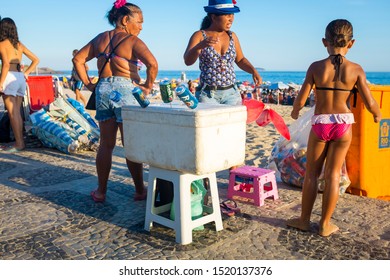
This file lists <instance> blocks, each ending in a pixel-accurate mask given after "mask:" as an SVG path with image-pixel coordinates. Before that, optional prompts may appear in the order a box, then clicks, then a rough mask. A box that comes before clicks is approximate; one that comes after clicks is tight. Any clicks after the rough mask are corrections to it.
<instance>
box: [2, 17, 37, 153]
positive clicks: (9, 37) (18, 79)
mask: <svg viewBox="0 0 390 280" xmlns="http://www.w3.org/2000/svg"><path fill="white" fill-rule="evenodd" d="M23 54H24V55H25V56H27V57H28V58H29V59H30V60H31V63H30V65H29V66H28V67H27V69H26V70H25V71H24V72H22V65H21V63H22V57H23ZM0 59H1V75H0V95H2V96H3V101H4V105H5V108H6V109H7V111H8V114H9V119H10V123H11V127H12V131H13V133H14V136H15V144H14V145H13V146H11V147H9V148H7V149H5V150H4V151H7V152H10V153H16V152H19V151H21V150H23V149H24V148H25V143H24V139H23V119H22V115H21V113H20V108H21V105H22V102H23V98H24V95H25V94H26V87H27V84H26V80H27V79H28V75H29V74H30V73H31V71H33V70H34V69H35V67H36V66H37V65H38V63H39V59H38V57H37V56H36V55H35V54H33V53H32V52H31V51H30V50H29V49H28V48H27V47H26V46H25V45H23V44H22V42H20V41H19V36H18V31H17V28H16V25H15V22H14V21H13V20H12V19H11V18H3V19H2V20H1V21H0Z"/></svg>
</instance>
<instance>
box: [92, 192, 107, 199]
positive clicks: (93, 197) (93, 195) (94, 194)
mask: <svg viewBox="0 0 390 280" xmlns="http://www.w3.org/2000/svg"><path fill="white" fill-rule="evenodd" d="M91 197H92V199H93V201H95V202H104V201H105V200H106V195H104V196H103V197H97V196H96V190H94V191H92V192H91Z"/></svg>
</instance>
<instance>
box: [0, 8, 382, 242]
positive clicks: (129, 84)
mask: <svg viewBox="0 0 390 280" xmlns="http://www.w3.org/2000/svg"><path fill="white" fill-rule="evenodd" d="M204 10H205V12H206V16H205V17H204V18H203V20H202V23H201V26H200V29H199V30H196V31H195V32H194V33H193V34H192V36H191V37H190V38H189V41H188V45H187V47H186V49H185V50H184V55H183V60H184V63H185V64H186V65H187V66H190V65H193V64H194V63H196V62H197V61H198V62H199V69H200V76H199V79H198V80H196V81H186V80H185V79H182V81H181V83H183V81H185V82H186V88H187V89H188V92H189V93H188V94H189V95H186V96H185V97H186V98H192V100H196V104H197V102H199V103H207V104H214V105H217V104H224V105H229V106H237V105H242V104H243V99H246V98H250V99H255V100H258V101H259V100H261V101H264V102H266V103H275V104H286V105H292V111H291V117H292V118H293V119H298V118H299V116H300V111H301V109H302V108H303V107H304V106H307V105H313V104H314V100H315V104H316V105H315V107H314V115H313V117H312V119H311V124H312V126H311V130H310V135H309V139H308V140H307V141H308V144H307V152H306V159H307V164H306V170H305V175H304V181H303V192H302V207H301V215H300V216H299V217H298V218H294V219H290V220H288V221H287V225H288V226H290V227H293V228H296V229H299V230H303V231H308V230H310V221H311V212H312V209H313V204H314V201H315V199H316V196H317V192H318V189H317V180H318V179H319V175H320V174H321V171H322V169H323V168H324V170H325V172H324V174H325V188H324V192H323V200H322V201H323V211H322V217H321V220H320V222H319V232H318V233H319V234H320V235H321V236H324V237H326V236H329V235H331V234H333V233H334V232H336V231H337V230H338V227H337V226H336V225H334V224H333V223H332V222H331V218H332V214H333V211H334V210H335V207H336V203H337V199H338V194H339V191H338V189H339V181H340V170H341V167H342V164H343V163H344V160H345V156H346V153H347V150H348V148H349V145H350V144H351V139H352V129H351V125H352V124H353V123H354V122H355V121H354V117H353V114H352V113H351V111H350V109H349V107H348V101H349V98H350V96H351V94H352V93H354V92H355V88H356V90H357V92H358V93H359V94H360V95H361V96H362V99H363V101H364V105H365V107H366V108H367V110H368V111H369V112H370V113H371V114H372V115H373V120H374V122H376V123H377V122H379V121H380V120H381V112H380V109H379V107H378V104H377V103H376V101H375V99H374V98H373V96H372V95H371V93H370V90H369V88H368V85H367V82H366V78H365V73H364V71H363V69H362V68H361V66H360V65H358V64H356V63H354V62H351V61H349V60H348V59H347V58H346V54H347V53H348V51H349V50H350V49H351V48H352V46H353V45H354V43H355V40H354V39H353V28H352V24H351V23H350V22H349V21H347V20H344V19H338V20H334V21H332V22H330V23H329V24H328V25H327V27H326V29H325V36H324V38H323V39H322V43H323V45H324V46H325V48H326V51H327V57H326V58H325V59H322V60H319V61H316V62H313V63H312V64H311V65H310V67H309V68H308V70H307V75H306V78H305V81H304V82H303V84H302V85H301V86H300V88H286V89H279V88H278V89H270V88H267V87H266V86H264V84H263V82H262V77H261V76H260V74H259V72H258V71H257V70H256V68H255V67H254V66H253V65H252V64H251V63H250V61H249V60H248V59H247V58H246V57H245V55H244V52H243V50H242V48H241V45H240V41H239V39H238V37H237V35H236V34H235V33H234V32H233V31H231V27H232V24H233V22H234V14H236V13H238V12H240V9H239V7H238V6H237V5H236V1H235V0H209V1H208V5H207V6H204ZM107 19H108V22H109V23H110V24H111V25H112V26H113V29H112V30H108V31H105V32H102V33H99V34H98V35H97V36H95V37H94V38H93V39H92V40H91V41H90V42H88V43H87V44H86V45H85V46H83V47H81V48H80V49H78V50H77V51H75V53H74V57H73V59H72V62H73V65H74V70H73V72H74V74H75V75H74V77H76V76H77V78H74V79H73V81H72V87H73V89H74V90H75V91H76V89H77V90H78V92H77V95H79V96H80V94H81V93H80V92H79V90H80V89H81V87H85V88H86V89H88V90H89V91H91V92H92V95H91V98H90V99H89V100H88V101H87V100H83V99H82V98H81V96H80V100H81V101H82V103H84V104H85V105H86V108H87V109H90V110H95V111H96V115H95V119H96V120H97V121H98V126H99V129H100V144H99V148H98V151H97V155H96V171H97V181H98V182H97V187H96V188H94V189H93V190H92V191H91V198H92V199H93V200H94V201H95V202H96V203H102V202H105V200H106V193H107V186H108V180H109V178H110V170H111V165H112V156H113V150H114V148H115V146H116V139H117V133H118V132H119V133H120V135H121V140H122V143H124V141H123V137H124V134H123V120H122V109H121V105H117V104H118V103H117V99H119V100H120V101H121V102H123V103H122V104H126V103H127V102H128V103H134V102H133V101H136V102H139V103H140V104H141V102H140V100H144V96H148V95H149V96H153V94H156V95H157V93H158V88H157V87H158V83H156V77H157V73H158V62H157V60H156V58H155V57H154V55H153V54H152V52H151V51H150V50H149V49H148V47H147V46H146V44H145V43H144V42H143V41H142V40H141V39H140V38H139V37H138V35H139V34H140V32H141V31H142V24H143V21H144V19H143V13H142V10H141V8H140V7H138V6H137V5H134V4H132V3H128V2H126V1H125V0H116V1H115V3H114V4H113V6H112V8H111V9H110V11H109V12H108V13H107ZM0 36H1V37H0V57H1V61H2V69H1V70H2V71H1V75H0V93H1V95H2V97H3V100H4V104H5V107H6V109H7V110H8V112H9V116H10V121H11V125H12V129H13V131H14V134H15V138H16V143H15V144H14V145H13V146H10V147H1V152H6V153H17V152H21V151H22V150H23V149H24V148H25V144H24V140H23V133H22V129H23V126H22V119H21V113H20V107H21V104H22V100H23V97H24V95H25V91H26V79H28V74H29V73H30V72H31V71H32V70H33V69H34V68H35V67H36V66H37V64H38V62H39V59H38V58H37V57H36V56H35V55H34V54H33V53H32V52H31V51H30V50H29V49H28V48H27V47H25V46H24V45H23V44H22V43H21V42H20V41H19V38H18V35H17V30H16V25H15V23H14V22H13V20H12V19H9V18H3V19H2V20H1V24H0ZM22 55H25V56H27V57H28V58H29V59H30V60H31V64H30V65H29V66H28V67H27V69H25V71H24V72H21V68H20V65H21V61H22ZM92 59H97V68H98V72H99V76H98V77H95V78H94V79H91V78H90V77H89V76H88V67H87V62H88V61H90V60H92ZM140 62H141V63H142V65H144V66H145V67H146V77H145V78H144V79H141V77H140V75H139V65H140ZM235 66H237V67H238V68H240V69H241V70H243V71H245V72H247V73H249V74H250V75H251V76H252V79H253V83H251V86H247V85H245V84H243V83H241V84H239V83H237V81H236V80H235ZM75 85H76V86H75ZM68 86H70V85H68ZM178 86H179V84H178V82H177V81H171V88H172V89H173V90H174V89H175V88H176V87H178ZM135 89H136V90H137V92H138V93H139V95H133V92H134V90H135ZM314 89H315V91H314ZM113 93H115V96H116V97H115V98H116V100H114V99H113V97H112V96H113ZM185 94H187V92H185ZM140 96H141V97H140ZM183 100H184V99H183ZM183 100H182V101H183ZM114 101H115V102H114ZM141 106H142V105H141ZM146 106H147V104H146ZM190 108H191V107H190ZM192 108H194V107H192ZM325 160H326V161H325ZM126 164H127V167H128V170H129V172H130V174H131V176H132V178H133V180H134V185H135V196H134V200H135V201H139V200H145V199H146V198H147V192H146V188H145V186H144V180H143V165H142V163H137V162H133V161H130V160H129V159H126ZM234 168H236V167H235V166H231V167H230V169H234ZM204 184H205V186H206V187H207V181H204Z"/></svg>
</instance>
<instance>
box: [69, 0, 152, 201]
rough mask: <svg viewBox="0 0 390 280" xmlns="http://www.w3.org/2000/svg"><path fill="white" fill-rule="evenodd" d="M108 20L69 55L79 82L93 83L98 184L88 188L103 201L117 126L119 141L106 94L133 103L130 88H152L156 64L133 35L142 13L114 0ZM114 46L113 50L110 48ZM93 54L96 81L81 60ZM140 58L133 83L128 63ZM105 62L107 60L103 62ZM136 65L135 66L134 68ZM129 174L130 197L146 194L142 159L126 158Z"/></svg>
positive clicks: (118, 122)
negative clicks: (139, 76) (140, 72)
mask: <svg viewBox="0 0 390 280" xmlns="http://www.w3.org/2000/svg"><path fill="white" fill-rule="evenodd" d="M107 18H108V21H109V23H110V24H111V25H113V26H114V27H115V28H114V29H113V30H110V31H105V32H103V33H100V34H99V35H97V36H96V37H95V38H94V39H92V41H90V42H89V43H88V44H87V45H85V46H84V47H83V48H82V49H81V50H80V51H79V52H78V53H77V54H76V56H75V57H74V58H73V64H74V66H75V69H76V71H77V74H78V75H79V77H80V79H81V80H82V82H83V83H84V84H85V86H86V87H87V88H88V89H89V90H91V91H93V90H94V88H95V87H96V91H95V92H96V116H95V118H96V120H98V121H99V127H100V146H99V150H98V152H97V156H96V170H97V174H98V188H97V189H96V190H94V191H92V192H91V196H92V198H93V199H94V200H95V201H96V202H103V201H104V200H105V197H106V192H107V182H108V177H109V174H110V170H111V164H112V153H113V150H114V147H115V144H116V136H117V131H118V128H119V130H120V133H121V137H122V143H123V125H122V115H121V108H120V107H119V108H117V107H115V106H114V104H112V102H110V94H111V93H112V92H113V91H118V92H120V93H121V95H122V99H124V100H125V101H126V103H130V104H131V103H134V104H135V103H136V101H135V98H134V96H133V95H132V89H133V88H134V87H135V86H138V87H139V88H141V89H142V91H143V93H144V94H145V95H147V94H149V92H150V91H151V90H152V87H153V82H154V80H155V78H156V76H157V71H158V66H157V61H156V59H155V58H154V56H153V54H152V53H151V52H150V51H149V49H148V47H147V46H146V45H145V43H144V42H143V41H142V40H141V39H139V38H138V37H137V36H138V34H139V33H140V32H141V30H142V24H143V13H142V11H141V9H140V8H139V7H138V6H136V5H134V4H131V3H127V2H126V1H121V0H117V1H116V2H115V3H114V6H113V7H112V9H111V10H110V11H109V12H108V13H107ZM114 48H115V51H113V49H114ZM93 58H97V67H98V70H99V73H100V79H99V82H98V83H97V84H92V83H91V82H90V81H89V78H88V75H87V72H86V68H85V63H86V62H87V61H89V60H91V59H93ZM138 59H139V60H140V61H141V62H142V63H143V64H144V65H145V66H146V75H147V77H146V80H145V82H144V83H143V84H136V83H135V82H134V81H132V80H131V77H132V75H133V74H132V72H131V71H132V69H134V67H131V65H133V64H136V63H137V60H138ZM106 62H107V63H106ZM135 69H136V68H135ZM126 163H127V166H128V168H129V171H130V173H131V176H132V177H133V180H134V184H135V189H136V194H135V196H134V200H143V199H145V198H146V190H145V188H144V181H143V167H142V163H135V162H131V161H129V160H127V159H126Z"/></svg>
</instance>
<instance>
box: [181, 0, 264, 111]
mask: <svg viewBox="0 0 390 280" xmlns="http://www.w3.org/2000/svg"><path fill="white" fill-rule="evenodd" d="M235 4H236V1H234V0H233V1H232V0H209V5H208V6H205V7H204V10H205V11H206V12H207V16H206V17H205V18H204V19H203V22H202V24H201V28H200V30H199V31H196V32H195V33H194V34H193V35H192V36H191V38H190V41H189V43H188V46H187V49H186V51H185V53H184V62H185V64H186V65H188V66H189V65H193V64H194V63H195V62H196V60H197V59H198V58H199V68H200V71H201V73H200V81H199V82H200V83H199V86H198V88H197V91H196V97H197V98H198V100H199V101H200V102H207V103H220V104H228V105H237V104H241V102H242V101H241V96H240V93H239V90H238V88H237V86H236V74H235V71H234V63H236V64H237V66H238V67H239V68H240V69H242V70H244V71H245V72H248V73H250V74H252V76H253V81H254V83H255V84H256V85H257V86H259V85H260V84H261V77H260V75H259V73H258V72H257V70H256V69H255V67H253V65H252V64H251V63H250V62H249V61H248V59H246V58H245V56H244V54H243V52H242V49H241V45H240V42H239V40H238V37H237V35H236V34H235V33H234V32H232V31H230V28H231V26H232V24H233V21H234V14H235V13H238V12H239V11H240V9H239V8H238V7H237V6H235Z"/></svg>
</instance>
